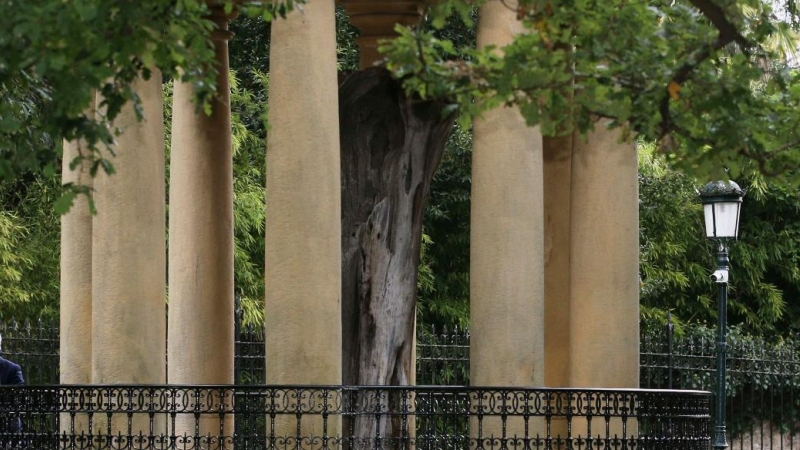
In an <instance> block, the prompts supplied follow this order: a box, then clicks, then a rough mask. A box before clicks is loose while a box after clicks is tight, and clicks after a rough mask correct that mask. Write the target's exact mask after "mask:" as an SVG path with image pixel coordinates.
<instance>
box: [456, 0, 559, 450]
mask: <svg viewBox="0 0 800 450" xmlns="http://www.w3.org/2000/svg"><path fill="white" fill-rule="evenodd" d="M522 31H523V27H522V24H521V23H520V22H519V21H517V20H516V15H515V13H514V11H512V10H511V9H509V8H508V7H507V6H505V5H504V4H503V3H502V2H500V1H498V0H492V1H490V2H488V3H486V4H485V5H484V6H483V7H482V8H481V10H480V12H479V15H478V45H479V46H486V45H490V44H495V45H497V46H498V47H502V46H503V45H505V44H507V43H509V42H510V41H511V40H512V39H513V36H514V35H515V34H516V33H520V32H522ZM542 202H543V194H542V137H541V134H540V133H539V131H538V129H537V128H531V127H528V126H527V125H526V124H525V122H524V120H523V118H522V116H521V115H520V113H519V111H518V110H517V109H516V108H498V109H495V110H492V111H487V112H486V113H485V114H484V117H483V119H481V120H476V121H475V124H474V131H473V153H472V213H471V230H470V240H471V247H470V265H471V267H470V318H471V335H472V337H471V340H470V383H471V384H472V385H474V386H484V385H499V386H541V385H542V383H543V381H544V276H543V272H544V263H543V255H544V253H543V252H544V249H543V235H544V230H543V218H542V214H543V204H542ZM492 420H493V421H494V420H496V423H494V422H491V423H488V422H487V421H486V420H485V421H484V423H483V436H481V437H482V438H483V439H487V438H488V437H489V435H494V437H495V438H501V434H502V433H505V435H506V436H507V437H511V436H513V435H515V434H516V435H518V436H521V435H522V434H523V433H524V428H523V424H522V423H521V419H520V421H519V422H520V423H517V422H516V421H510V422H509V423H508V424H507V425H508V426H507V427H501V426H500V423H499V422H500V419H499V417H498V418H496V419H492ZM473 431H474V428H473ZM529 432H533V434H535V433H536V432H539V430H538V428H537V427H532V428H531V431H529ZM473 437H475V435H474V434H473ZM484 445H489V443H488V441H484ZM495 445H497V444H495ZM507 445H511V443H508V444H507Z"/></svg>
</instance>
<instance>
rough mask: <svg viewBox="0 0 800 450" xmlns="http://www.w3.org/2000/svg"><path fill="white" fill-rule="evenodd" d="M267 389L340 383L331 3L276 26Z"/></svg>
mask: <svg viewBox="0 0 800 450" xmlns="http://www.w3.org/2000/svg"><path fill="white" fill-rule="evenodd" d="M270 45H271V50H270V51H271V53H270V67H271V73H270V98H269V122H270V126H271V128H270V132H269V136H268V138H267V143H268V146H267V186H266V197H267V211H266V214H267V225H266V243H265V245H266V280H265V281H266V333H267V334H266V336H267V337H266V341H267V343H266V355H267V374H266V375H267V383H270V384H281V383H295V384H297V383H300V384H339V383H341V373H342V360H341V352H342V349H341V342H342V341H341V234H340V229H341V206H340V205H341V200H340V199H341V182H340V164H339V114H338V86H337V76H336V30H335V17H334V3H333V0H319V1H314V2H311V3H308V4H306V5H304V7H303V11H302V12H299V11H295V12H293V13H291V14H290V15H289V17H287V18H286V20H278V21H275V22H274V23H273V24H272V40H271V44H270Z"/></svg>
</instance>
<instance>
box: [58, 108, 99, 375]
mask: <svg viewBox="0 0 800 450" xmlns="http://www.w3.org/2000/svg"><path fill="white" fill-rule="evenodd" d="M94 104H95V96H94V95H92V98H91V110H90V111H88V112H87V114H86V115H87V117H89V118H93V117H94ZM89 154H90V150H89V148H88V145H87V144H86V142H83V141H64V156H63V160H62V165H61V180H62V183H63V184H68V183H70V184H74V185H82V186H86V187H88V188H90V189H91V187H92V184H93V182H94V179H93V178H92V176H91V175H90V174H89V163H88V162H86V161H83V162H81V163H80V164H79V165H78V166H77V167H75V169H74V170H72V169H71V168H70V164H72V162H73V161H74V160H75V158H77V157H78V156H80V155H84V156H88V155H89ZM59 310H60V314H59V316H60V318H61V319H60V320H61V322H60V330H61V338H60V340H59V366H60V369H61V370H60V377H61V380H60V381H61V384H89V383H91V382H92V213H91V211H90V210H89V203H88V199H87V197H86V196H84V195H79V196H78V197H76V198H75V202H74V203H73V205H72V208H71V209H70V210H69V212H68V213H66V214H64V215H63V216H62V217H61V290H60V302H59Z"/></svg>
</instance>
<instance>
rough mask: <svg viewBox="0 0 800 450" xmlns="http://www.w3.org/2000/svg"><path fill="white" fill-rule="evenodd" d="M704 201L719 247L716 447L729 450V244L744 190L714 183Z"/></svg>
mask: <svg viewBox="0 0 800 450" xmlns="http://www.w3.org/2000/svg"><path fill="white" fill-rule="evenodd" d="M698 193H699V194H700V200H701V201H702V202H703V212H704V215H705V219H706V237H707V238H709V239H713V240H714V241H715V242H716V243H717V245H718V251H717V270H716V271H714V273H713V274H712V275H711V279H712V280H713V281H714V282H715V283H717V286H718V294H717V308H718V310H717V311H718V312H717V403H716V422H717V423H716V425H715V427H714V448H715V449H720V450H724V449H726V448H728V443H727V442H726V438H725V371H726V367H725V357H726V353H727V348H726V343H725V335H726V328H727V322H728V318H727V310H728V305H727V303H728V269H729V263H730V260H729V259H728V242H730V241H732V240H736V237H737V236H738V235H739V211H740V209H741V207H742V197H743V196H744V191H743V190H742V188H740V187H739V185H738V184H736V183H734V182H733V181H712V182H711V183H708V184H707V185H705V186H703V188H702V189H700V191H699V192H698Z"/></svg>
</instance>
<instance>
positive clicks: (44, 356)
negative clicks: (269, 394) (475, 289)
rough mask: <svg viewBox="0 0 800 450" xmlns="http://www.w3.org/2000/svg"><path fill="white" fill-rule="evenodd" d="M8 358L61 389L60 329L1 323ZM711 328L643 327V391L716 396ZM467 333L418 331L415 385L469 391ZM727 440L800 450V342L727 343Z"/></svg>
mask: <svg viewBox="0 0 800 450" xmlns="http://www.w3.org/2000/svg"><path fill="white" fill-rule="evenodd" d="M0 333H2V334H3V355H4V356H5V357H7V358H9V359H11V360H13V361H15V362H17V363H18V364H20V365H22V368H23V371H24V374H25V378H26V381H27V383H28V384H57V383H58V329H57V327H55V326H54V325H53V324H50V323H47V322H38V323H16V322H10V323H5V324H3V323H0ZM713 336H714V330H713V328H705V327H700V326H692V327H684V332H683V333H682V334H681V333H677V332H676V331H675V329H674V328H673V327H671V326H669V325H668V326H665V327H655V328H649V329H648V328H646V327H643V331H642V336H641V347H640V348H641V351H640V368H641V372H640V383H641V384H640V387H641V388H645V389H659V388H665V389H670V388H675V389H699V390H710V391H713V389H714V385H713V374H714V370H715V364H716V362H715V351H716V349H715V347H716V346H715V342H714V337H713ZM469 342H470V335H469V331H468V330H463V329H457V328H451V329H438V330H433V329H431V328H429V327H423V326H420V327H419V328H418V336H417V380H416V381H417V384H418V385H461V386H463V385H468V384H469ZM264 363H265V357H264V334H263V330H262V329H261V327H256V326H247V325H241V316H237V321H236V348H235V359H234V367H235V375H236V378H235V380H236V383H237V384H241V385H246V384H263V383H264V382H265V380H264V373H265V371H264ZM727 381H728V385H727V395H728V401H727V423H728V431H729V434H730V436H729V439H728V441H729V442H730V443H731V448H732V450H733V449H738V450H765V449H775V450H778V449H781V450H794V449H799V450H800V433H798V431H800V429H799V428H800V427H799V426H800V392H795V391H796V389H798V387H800V341H798V340H795V339H791V338H787V337H784V338H781V339H780V340H777V339H775V340H766V339H764V338H762V337H757V336H748V335H745V334H743V333H741V332H740V331H738V330H737V329H736V328H733V329H731V331H730V333H729V336H728V378H727Z"/></svg>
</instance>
